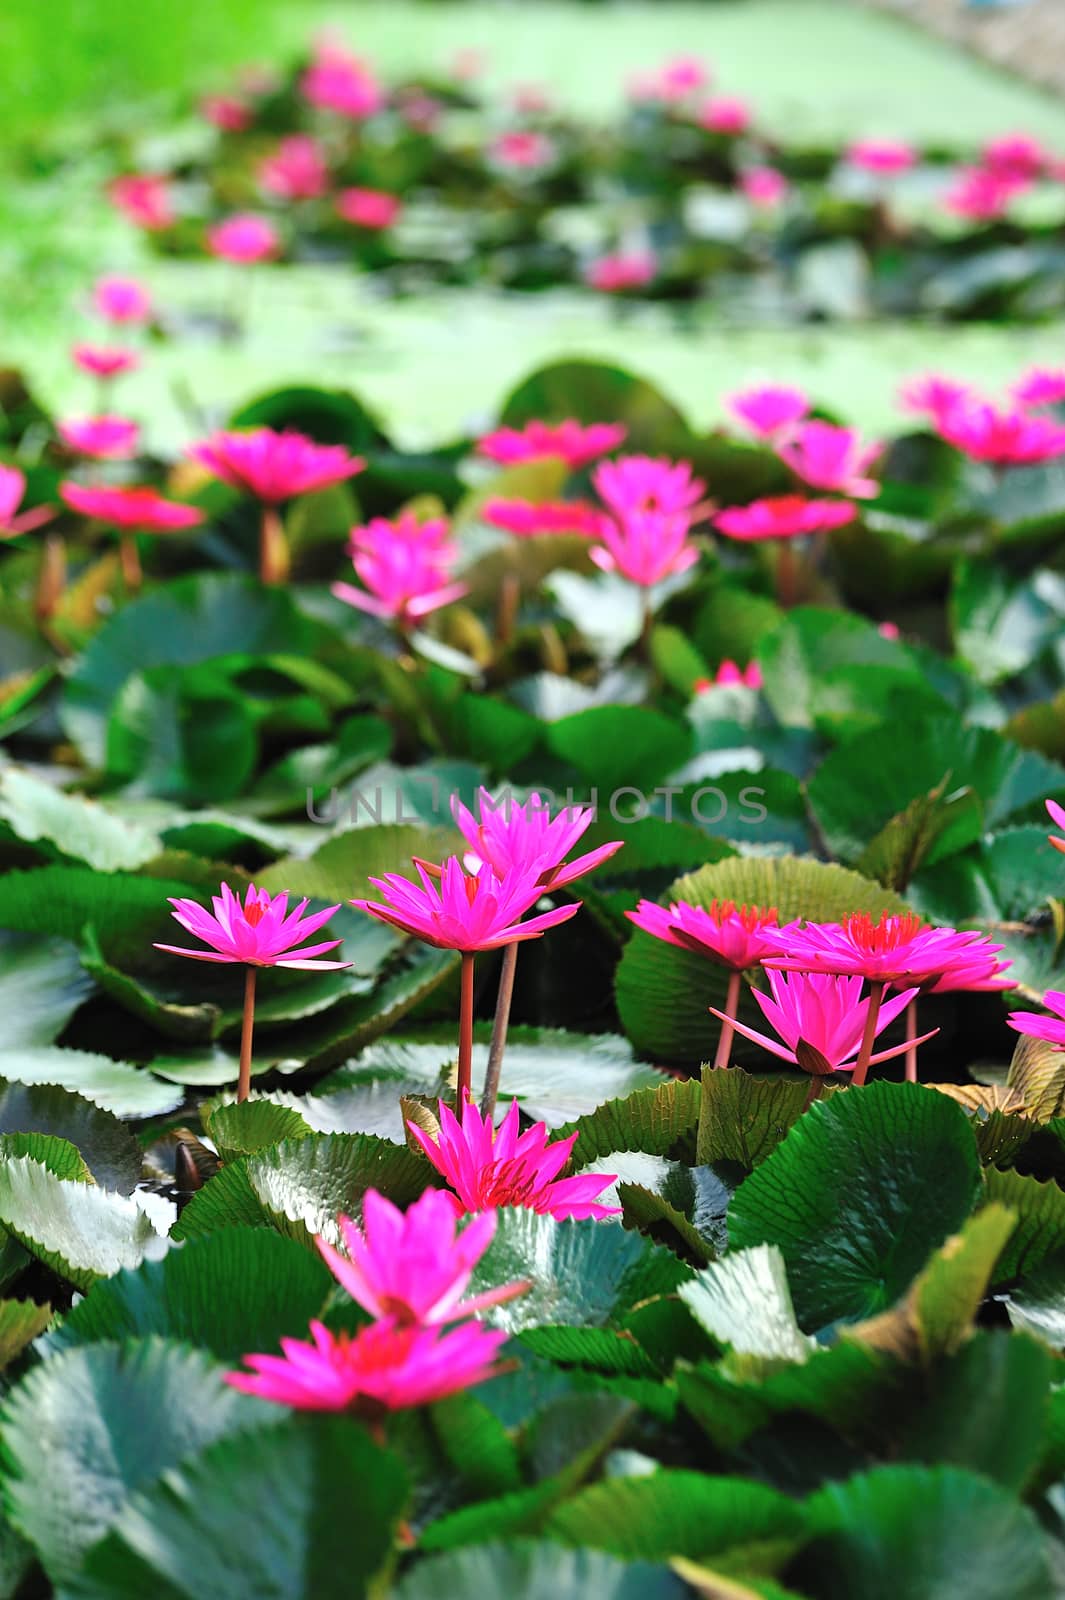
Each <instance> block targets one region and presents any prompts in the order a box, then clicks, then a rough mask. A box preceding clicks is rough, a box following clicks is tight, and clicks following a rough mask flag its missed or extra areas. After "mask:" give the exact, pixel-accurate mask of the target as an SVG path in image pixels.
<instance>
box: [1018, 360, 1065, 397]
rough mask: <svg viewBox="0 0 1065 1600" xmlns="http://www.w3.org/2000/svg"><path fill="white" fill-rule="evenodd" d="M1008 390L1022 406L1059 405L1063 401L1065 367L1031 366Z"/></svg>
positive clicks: (1064, 393)
mask: <svg viewBox="0 0 1065 1600" xmlns="http://www.w3.org/2000/svg"><path fill="white" fill-rule="evenodd" d="M1010 392H1011V393H1012V395H1013V398H1014V399H1015V400H1019V401H1020V403H1021V405H1022V406H1059V405H1061V404H1062V403H1063V402H1065V368H1062V367H1031V368H1030V369H1029V370H1028V371H1027V372H1026V373H1024V374H1023V375H1022V376H1021V377H1020V378H1019V379H1018V380H1017V382H1016V383H1015V384H1014V385H1013V387H1012V389H1011V391H1010Z"/></svg>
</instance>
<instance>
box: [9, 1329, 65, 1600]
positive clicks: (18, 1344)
mask: <svg viewBox="0 0 1065 1600" xmlns="http://www.w3.org/2000/svg"><path fill="white" fill-rule="evenodd" d="M52 1316H53V1312H52V1308H51V1306H48V1305H44V1306H39V1305H36V1304H35V1303H34V1302H33V1301H32V1300H0V1372H2V1371H3V1369H4V1368H5V1367H9V1366H10V1365H11V1363H12V1361H14V1360H15V1359H16V1357H17V1356H19V1355H21V1354H22V1351H23V1350H25V1348H26V1346H27V1345H28V1344H31V1343H32V1341H33V1340H34V1339H36V1338H37V1336H38V1334H41V1333H43V1332H44V1330H45V1328H47V1326H48V1324H49V1323H50V1322H51V1320H52ZM0 1570H2V1567H0ZM2 1592H3V1586H2V1585H0V1593H2Z"/></svg>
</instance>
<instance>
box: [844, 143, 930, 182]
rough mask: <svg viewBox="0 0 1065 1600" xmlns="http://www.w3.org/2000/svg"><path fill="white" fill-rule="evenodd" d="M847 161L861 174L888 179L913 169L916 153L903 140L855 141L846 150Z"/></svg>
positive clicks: (910, 145)
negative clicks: (868, 173) (875, 175)
mask: <svg viewBox="0 0 1065 1600" xmlns="http://www.w3.org/2000/svg"><path fill="white" fill-rule="evenodd" d="M847 160H848V162H849V163H850V165H851V166H852V167H860V168H861V169H862V171H863V172H875V173H876V174H877V175H878V176H880V177H888V178H890V177H895V176H897V175H898V174H899V173H900V172H909V170H910V168H911V167H915V166H916V165H917V151H916V150H915V149H914V148H913V145H912V144H907V143H906V141H905V140H904V139H857V140H855V142H854V143H853V144H852V145H851V146H850V147H849V149H848V150H847Z"/></svg>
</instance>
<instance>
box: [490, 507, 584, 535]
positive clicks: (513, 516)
mask: <svg viewBox="0 0 1065 1600" xmlns="http://www.w3.org/2000/svg"><path fill="white" fill-rule="evenodd" d="M481 520H482V521H483V522H488V523H490V524H491V525H492V527H493V528H502V529H503V531H504V532H505V533H512V534H514V535H515V537H516V538H518V539H531V538H535V537H537V536H538V535H539V534H549V533H555V534H563V533H572V534H577V535H579V536H580V537H581V538H582V539H594V538H596V537H597V536H598V535H599V533H600V531H601V529H602V525H603V513H602V512H601V511H597V510H596V509H595V507H594V506H590V505H588V503H587V501H584V500H487V501H486V502H485V504H484V505H483V506H482V507H481Z"/></svg>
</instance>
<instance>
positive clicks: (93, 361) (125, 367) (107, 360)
mask: <svg viewBox="0 0 1065 1600" xmlns="http://www.w3.org/2000/svg"><path fill="white" fill-rule="evenodd" d="M70 354H71V358H72V360H73V362H74V365H75V366H77V367H80V368H81V370H82V372H88V373H90V374H91V375H92V376H93V377H94V378H103V379H105V380H106V379H108V378H118V377H121V375H122V374H123V373H124V372H132V371H133V370H134V368H135V367H138V366H140V356H139V355H138V354H137V352H136V350H126V349H124V348H123V347H122V346H121V345H106V344H76V345H74V346H73V347H72V349H71V352H70Z"/></svg>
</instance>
